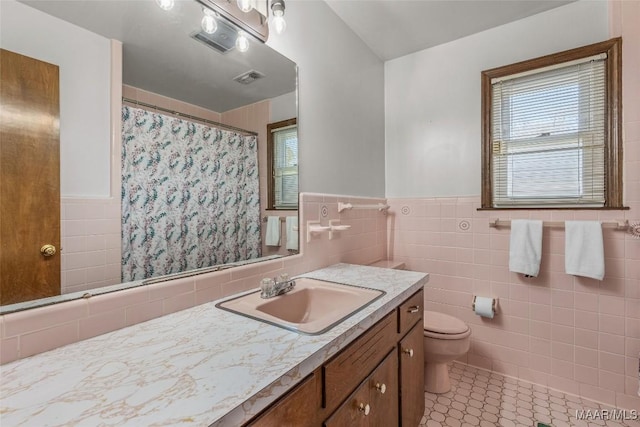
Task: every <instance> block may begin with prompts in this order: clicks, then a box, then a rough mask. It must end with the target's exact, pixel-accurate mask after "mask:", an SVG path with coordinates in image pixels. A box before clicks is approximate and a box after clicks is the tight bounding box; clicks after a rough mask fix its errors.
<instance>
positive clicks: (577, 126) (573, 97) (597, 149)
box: [491, 57, 606, 207]
mask: <svg viewBox="0 0 640 427" xmlns="http://www.w3.org/2000/svg"><path fill="white" fill-rule="evenodd" d="M492 92H493V94H492V99H493V104H492V140H491V143H492V146H491V148H492V159H491V161H492V165H491V167H492V174H493V175H492V178H493V203H494V207H514V206H575V205H580V206H594V207H596V206H603V205H604V202H605V190H604V189H605V178H604V177H605V137H606V133H605V125H606V123H605V117H606V108H605V107H606V62H605V59H602V58H601V57H598V58H593V59H590V60H588V62H583V63H578V64H576V63H571V64H568V65H566V66H562V67H554V68H553V69H545V70H543V71H541V72H538V73H534V74H531V73H527V74H525V75H515V76H514V77H513V78H510V77H509V76H507V77H506V78H501V79H496V80H495V81H492Z"/></svg>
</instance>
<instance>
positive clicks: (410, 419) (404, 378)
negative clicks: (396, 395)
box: [398, 322, 424, 427]
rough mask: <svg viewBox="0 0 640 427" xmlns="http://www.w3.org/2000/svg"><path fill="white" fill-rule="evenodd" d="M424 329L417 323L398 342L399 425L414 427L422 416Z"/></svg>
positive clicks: (420, 323)
mask: <svg viewBox="0 0 640 427" xmlns="http://www.w3.org/2000/svg"><path fill="white" fill-rule="evenodd" d="M423 337H424V328H423V325H422V322H418V323H417V324H416V325H415V326H414V327H413V328H412V329H411V331H410V332H409V333H408V334H407V335H406V336H405V337H404V338H403V339H402V340H401V341H400V343H399V344H398V346H399V347H400V356H399V358H400V425H401V426H402V427H416V426H417V425H419V424H420V420H421V419H422V416H423V415H424V338H423Z"/></svg>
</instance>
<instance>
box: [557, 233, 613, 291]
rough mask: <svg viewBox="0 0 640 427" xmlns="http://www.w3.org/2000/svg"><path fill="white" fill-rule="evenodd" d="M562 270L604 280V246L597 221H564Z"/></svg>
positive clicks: (575, 274)
mask: <svg viewBox="0 0 640 427" xmlns="http://www.w3.org/2000/svg"><path fill="white" fill-rule="evenodd" d="M564 269H565V271H566V272H567V274H573V275H574V276H584V277H591V278H593V279H597V280H602V279H603V278H604V245H603V241H602V224H600V222H599V221H566V222H565V235H564Z"/></svg>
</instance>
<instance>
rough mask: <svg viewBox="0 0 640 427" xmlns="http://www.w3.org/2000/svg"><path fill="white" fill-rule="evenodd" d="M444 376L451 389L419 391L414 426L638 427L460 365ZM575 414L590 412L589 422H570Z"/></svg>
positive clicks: (594, 406) (596, 407)
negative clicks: (420, 410) (420, 404)
mask: <svg viewBox="0 0 640 427" xmlns="http://www.w3.org/2000/svg"><path fill="white" fill-rule="evenodd" d="M449 373H450V378H451V384H452V387H451V391H449V392H448V393H444V394H439V395H437V394H433V393H425V411H424V417H422V421H421V422H420V426H427V427H440V426H442V427H470V426H480V427H495V426H502V427H537V425H538V423H539V422H540V423H544V424H547V425H551V426H553V427H569V426H570V427H600V426H606V427H640V419H639V420H624V421H623V420H617V421H612V420H606V421H604V420H602V419H596V418H597V417H593V415H594V414H603V412H602V410H603V409H609V410H611V408H610V407H607V406H604V405H600V404H598V403H595V402H591V401H588V400H585V399H581V398H580V397H578V396H573V395H570V394H564V393H562V392H559V391H556V390H550V389H548V388H546V387H543V386H539V385H536V384H531V383H528V382H525V381H519V380H517V379H514V378H509V377H505V376H502V375H500V374H496V373H493V372H488V371H484V370H481V369H477V368H474V367H472V366H467V365H463V364H460V363H454V364H453V365H452V366H451V367H450V369H449ZM577 410H585V411H587V410H591V412H590V414H591V415H592V417H591V419H589V420H582V419H581V420H578V419H576V416H577V414H576V411H577ZM596 411H598V412H596ZM638 413H639V414H640V411H638ZM627 415H631V414H630V412H627ZM600 418H601V417H600Z"/></svg>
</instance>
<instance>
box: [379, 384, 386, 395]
mask: <svg viewBox="0 0 640 427" xmlns="http://www.w3.org/2000/svg"><path fill="white" fill-rule="evenodd" d="M376 390H378V391H379V392H380V393H381V394H384V392H385V391H387V385H386V384H385V383H382V384H380V383H376Z"/></svg>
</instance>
